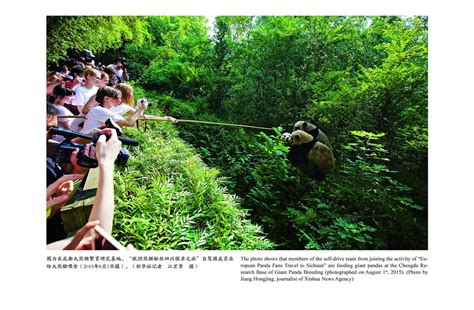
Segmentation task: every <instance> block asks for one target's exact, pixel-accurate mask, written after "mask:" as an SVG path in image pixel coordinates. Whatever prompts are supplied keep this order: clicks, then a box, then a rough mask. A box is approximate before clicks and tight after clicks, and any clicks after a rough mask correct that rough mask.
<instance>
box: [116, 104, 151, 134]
mask: <svg viewBox="0 0 474 310" xmlns="http://www.w3.org/2000/svg"><path fill="white" fill-rule="evenodd" d="M147 107H148V102H147V101H146V100H141V101H140V100H139V101H138V103H137V109H136V110H135V112H134V113H133V114H132V116H130V117H129V118H127V119H123V120H118V121H116V123H117V124H118V125H119V126H125V127H131V126H133V124H135V122H136V121H137V120H138V119H140V117H141V116H142V114H143V112H144V111H145V110H146V108H147Z"/></svg>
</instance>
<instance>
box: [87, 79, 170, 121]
mask: <svg viewBox="0 0 474 310" xmlns="http://www.w3.org/2000/svg"><path fill="white" fill-rule="evenodd" d="M115 88H116V89H118V90H119V91H120V92H121V93H122V101H121V103H120V104H119V105H117V106H115V107H112V108H111V109H110V110H111V111H112V112H115V113H118V114H120V115H124V114H127V113H128V115H132V114H133V113H135V112H136V110H135V108H134V107H133V106H134V103H135V99H134V97H133V88H132V86H130V85H128V84H125V83H120V84H117V86H116V87H115ZM97 104H98V103H97V101H96V99H95V96H92V97H91V98H90V99H89V101H88V102H87V104H86V105H85V106H84V109H83V110H82V113H83V114H87V113H89V111H90V110H91V109H92V108H93V107H94V106H97ZM143 118H145V119H154V120H160V121H166V122H176V119H175V118H173V117H171V116H164V117H162V116H156V115H148V114H143V115H141V116H140V118H139V119H143Z"/></svg>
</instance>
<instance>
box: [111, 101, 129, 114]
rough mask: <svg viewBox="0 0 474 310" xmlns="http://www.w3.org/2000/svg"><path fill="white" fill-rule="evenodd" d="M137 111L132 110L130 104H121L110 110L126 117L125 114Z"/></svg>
mask: <svg viewBox="0 0 474 310" xmlns="http://www.w3.org/2000/svg"><path fill="white" fill-rule="evenodd" d="M134 110H135V109H134V108H132V107H131V106H129V105H128V104H126V103H121V104H119V105H117V106H115V107H111V108H110V111H112V112H114V113H117V114H120V115H124V114H125V113H127V112H129V111H134Z"/></svg>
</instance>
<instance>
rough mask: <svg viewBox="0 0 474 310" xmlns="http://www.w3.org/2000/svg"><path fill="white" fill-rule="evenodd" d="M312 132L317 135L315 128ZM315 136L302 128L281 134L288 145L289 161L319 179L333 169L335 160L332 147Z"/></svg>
mask: <svg viewBox="0 0 474 310" xmlns="http://www.w3.org/2000/svg"><path fill="white" fill-rule="evenodd" d="M312 133H316V137H317V134H318V132H317V130H313V132H312ZM316 137H315V136H314V135H312V134H311V133H309V132H305V131H303V130H295V131H293V132H292V133H291V135H290V134H289V133H285V134H283V135H282V139H284V140H285V143H286V144H287V145H290V148H289V152H288V159H289V161H290V162H291V163H292V164H294V165H295V166H298V167H300V168H302V170H304V171H305V172H306V173H308V174H309V175H310V176H312V177H314V178H315V179H317V180H320V181H321V180H323V179H324V177H325V176H326V175H327V174H328V173H329V172H330V171H332V170H333V169H334V162H335V160H334V155H333V154H332V149H331V148H330V147H328V146H327V145H325V144H324V143H321V142H320V141H318V140H317V139H316ZM308 140H311V141H308Z"/></svg>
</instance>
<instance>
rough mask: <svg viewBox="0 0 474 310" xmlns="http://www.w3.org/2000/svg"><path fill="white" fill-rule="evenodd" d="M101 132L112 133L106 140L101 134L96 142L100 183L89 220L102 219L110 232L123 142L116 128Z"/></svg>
mask: <svg viewBox="0 0 474 310" xmlns="http://www.w3.org/2000/svg"><path fill="white" fill-rule="evenodd" d="M100 132H101V133H107V134H109V135H110V138H109V140H107V141H106V136H105V135H101V136H100V137H99V140H97V143H96V152H95V155H96V158H97V161H98V163H99V184H98V186H97V194H96V196H95V202H94V205H93V206H92V210H91V213H90V215H89V221H96V220H99V221H100V225H101V227H102V228H103V229H104V230H105V231H107V232H108V233H112V224H113V216H114V207H115V206H114V183H113V175H114V163H115V159H116V158H117V155H118V153H119V151H120V148H121V145H122V142H120V140H119V139H118V138H117V132H116V131H115V130H114V129H110V128H107V129H103V130H101V131H100Z"/></svg>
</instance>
